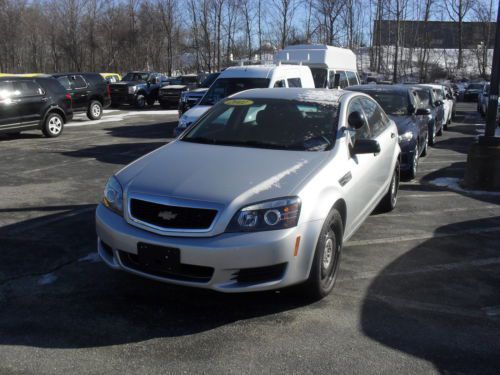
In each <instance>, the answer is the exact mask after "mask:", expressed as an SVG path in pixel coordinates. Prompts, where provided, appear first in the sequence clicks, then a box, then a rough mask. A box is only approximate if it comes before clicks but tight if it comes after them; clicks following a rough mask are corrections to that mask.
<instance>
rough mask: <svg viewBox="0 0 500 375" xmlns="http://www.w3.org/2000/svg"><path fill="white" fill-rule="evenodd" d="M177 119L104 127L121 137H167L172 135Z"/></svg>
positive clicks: (110, 132)
mask: <svg viewBox="0 0 500 375" xmlns="http://www.w3.org/2000/svg"><path fill="white" fill-rule="evenodd" d="M176 126H177V121H169V122H159V123H155V124H146V125H126V126H115V127H111V128H106V129H104V130H105V131H106V132H107V133H108V134H109V135H111V136H113V137H121V138H143V139H154V138H162V139H167V138H170V137H171V136H172V133H173V131H174V128H175V127H176Z"/></svg>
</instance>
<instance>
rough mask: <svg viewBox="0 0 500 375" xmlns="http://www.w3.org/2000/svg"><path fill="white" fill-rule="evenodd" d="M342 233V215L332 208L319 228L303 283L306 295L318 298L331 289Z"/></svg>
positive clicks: (337, 263)
mask: <svg viewBox="0 0 500 375" xmlns="http://www.w3.org/2000/svg"><path fill="white" fill-rule="evenodd" d="M343 235H344V226H343V224H342V217H341V216H340V213H339V212H338V211H337V210H336V209H332V210H331V211H330V213H329V214H328V217H327V218H326V220H325V223H324V224H323V228H322V229H321V233H320V235H319V238H318V242H317V244H316V250H315V252H314V259H313V262H312V265H311V271H310V273H309V278H308V279H307V281H306V284H305V285H304V286H305V293H306V294H307V297H309V298H312V299H315V300H318V299H321V298H324V297H326V296H327V295H328V294H329V293H330V292H331V291H332V289H333V286H334V285H335V280H336V278H337V273H338V268H339V264H340V253H341V250H342V237H343Z"/></svg>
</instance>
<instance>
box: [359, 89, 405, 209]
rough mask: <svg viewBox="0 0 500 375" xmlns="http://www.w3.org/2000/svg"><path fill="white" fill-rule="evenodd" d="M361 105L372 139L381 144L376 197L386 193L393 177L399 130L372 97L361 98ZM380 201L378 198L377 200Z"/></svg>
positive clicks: (377, 161) (377, 163)
mask: <svg viewBox="0 0 500 375" xmlns="http://www.w3.org/2000/svg"><path fill="white" fill-rule="evenodd" d="M360 101H361V106H362V107H363V110H364V111H365V115H366V118H367V120H368V124H369V126H370V130H371V139H374V140H376V141H377V142H378V143H379V145H380V153H379V154H377V155H376V156H375V165H374V175H375V177H374V178H375V181H376V184H377V187H376V191H377V193H376V194H375V197H379V198H380V197H381V195H383V194H385V192H386V188H387V186H388V184H389V181H390V180H391V178H392V173H393V169H392V167H391V166H392V162H393V158H394V148H395V147H396V146H397V144H398V134H397V130H396V129H393V128H391V126H390V124H391V122H390V120H389V118H388V117H387V115H386V114H385V112H384V111H383V110H382V108H380V106H379V105H378V104H377V103H376V102H375V101H374V100H373V99H371V98H367V97H362V98H360ZM377 201H378V200H377Z"/></svg>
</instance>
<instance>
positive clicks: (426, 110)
mask: <svg viewBox="0 0 500 375" xmlns="http://www.w3.org/2000/svg"><path fill="white" fill-rule="evenodd" d="M430 114H431V110H430V109H429V108H419V109H417V112H415V115H417V116H427V115H430Z"/></svg>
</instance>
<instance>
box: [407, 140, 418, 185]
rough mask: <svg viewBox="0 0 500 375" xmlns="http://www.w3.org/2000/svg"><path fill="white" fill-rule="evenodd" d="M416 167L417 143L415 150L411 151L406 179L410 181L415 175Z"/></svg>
mask: <svg viewBox="0 0 500 375" xmlns="http://www.w3.org/2000/svg"><path fill="white" fill-rule="evenodd" d="M417 168H418V143H417V145H416V146H415V150H414V151H413V158H412V161H411V164H410V169H409V170H408V173H407V176H406V177H407V179H408V181H411V180H413V179H414V178H415V177H417Z"/></svg>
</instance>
